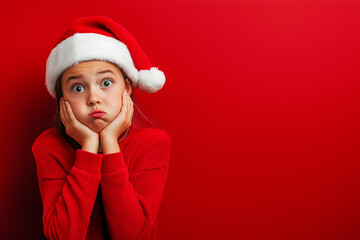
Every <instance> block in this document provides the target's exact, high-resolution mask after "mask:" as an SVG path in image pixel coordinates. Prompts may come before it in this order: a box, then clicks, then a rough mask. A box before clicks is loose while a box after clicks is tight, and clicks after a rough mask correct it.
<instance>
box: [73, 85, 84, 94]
mask: <svg viewBox="0 0 360 240" xmlns="http://www.w3.org/2000/svg"><path fill="white" fill-rule="evenodd" d="M72 90H73V92H76V93H79V92H82V91H83V90H84V87H83V86H81V85H78V84H76V85H74V86H73V87H72Z"/></svg>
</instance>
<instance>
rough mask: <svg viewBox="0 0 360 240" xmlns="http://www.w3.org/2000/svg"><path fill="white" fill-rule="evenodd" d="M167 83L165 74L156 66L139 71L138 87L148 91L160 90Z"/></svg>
mask: <svg viewBox="0 0 360 240" xmlns="http://www.w3.org/2000/svg"><path fill="white" fill-rule="evenodd" d="M164 84H165V74H164V73H163V72H162V71H161V70H159V69H157V68H156V67H152V68H150V70H140V71H139V81H138V87H139V89H140V90H142V91H144V92H147V93H154V92H157V91H159V90H160V89H161V88H162V87H163V86H164Z"/></svg>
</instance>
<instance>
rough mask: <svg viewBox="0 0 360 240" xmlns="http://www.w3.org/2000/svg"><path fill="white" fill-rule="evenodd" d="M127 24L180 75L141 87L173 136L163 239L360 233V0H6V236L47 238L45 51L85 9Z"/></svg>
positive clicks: (145, 101) (49, 107) (158, 60)
mask: <svg viewBox="0 0 360 240" xmlns="http://www.w3.org/2000/svg"><path fill="white" fill-rule="evenodd" d="M88 15H106V16H109V17H111V18H113V19H115V20H116V21H118V22H120V23H121V24H123V25H124V26H125V27H126V28H127V29H128V30H129V31H130V32H131V33H133V35H134V36H135V38H136V39H137V40H138V42H139V43H140V45H141V46H142V47H143V49H144V50H145V51H146V53H147V54H148V55H149V57H150V59H151V60H152V62H153V64H154V65H155V66H158V67H160V69H162V70H163V71H164V72H165V74H166V77H167V82H166V84H165V86H164V88H163V89H162V90H161V91H160V92H158V93H156V94H144V93H141V92H139V91H137V92H135V94H136V95H135V97H137V99H138V102H140V104H141V106H142V107H143V108H144V109H145V111H146V112H147V113H148V114H149V115H150V116H152V117H153V118H154V119H156V120H157V121H158V122H160V123H161V124H162V125H163V127H164V128H165V129H167V130H168V131H169V133H170V134H171V135H172V139H173V145H172V153H171V154H172V157H171V163H170V170H169V177H168V182H167V185H166V188H165V192H164V197H163V202H162V206H161V210H160V216H159V228H158V237H159V238H158V239H160V240H169V239H170V240H177V239H208V240H212V239H316V240H318V239H327V240H328V239H360V232H359V229H360V191H359V183H360V178H359V172H360V163H359V160H360V158H359V157H360V154H359V143H360V141H359V140H360V137H359V136H360V135H359V133H360V131H359V130H360V129H359V123H360V121H359V117H360V114H359V113H360V111H359V110H360V109H359V103H360V102H359V90H360V88H359V87H360V83H359V80H360V78H359V77H360V73H359V72H360V71H359V70H360V67H359V64H360V49H359V43H360V3H359V1H346V0H337V1H334V0H333V1H330V0H307V1H305V0H303V1H300V0H288V1H284V0H283V1H279V0H278V1H272V0H263V1H258V0H247V1H245V0H243V1H240V0H239V1H235V0H234V1H229V0H225V1H224V0H212V1H205V0H192V1H189V0H188V1H186V0H171V1H164V0H158V1H140V0H138V1H118V0H117V1H116V0H104V1H97V0H86V1H72V0H71V1H70V0H67V1H45V0H44V1H39V0H34V1H19V0H17V1H16V0H15V1H6V2H3V3H2V7H1V9H0V18H1V30H2V31H3V33H2V37H1V44H0V46H1V49H0V50H1V55H2V56H1V60H0V61H1V73H2V74H1V75H2V76H1V77H2V79H1V94H0V100H1V105H2V106H1V110H0V112H1V118H0V119H1V125H0V126H1V135H2V138H1V139H2V142H1V147H2V151H1V152H2V156H1V165H0V171H1V172H0V177H1V178H0V183H1V184H0V191H1V192H0V193H1V198H0V199H1V200H0V203H1V204H0V213H1V223H0V225H1V233H0V234H1V235H0V237H1V239H29V237H30V236H31V237H32V238H33V239H42V238H43V237H42V236H43V234H42V232H43V229H42V222H41V214H42V205H41V199H40V193H39V190H38V182H37V176H36V165H35V162H34V160H33V157H32V154H31V150H30V147H31V144H32V142H33V141H34V139H35V138H36V137H37V136H38V135H39V134H40V133H41V132H42V131H43V130H44V129H46V128H47V127H48V124H49V123H50V121H51V119H52V116H53V113H54V110H55V109H54V106H55V103H54V101H53V100H52V98H51V97H50V96H49V95H48V93H47V91H46V89H45V86H44V75H45V62H46V59H47V56H48V54H49V53H50V50H51V48H52V47H53V44H54V43H55V41H56V40H57V39H58V38H59V37H60V36H61V34H62V33H63V32H64V31H65V30H66V29H67V27H68V26H69V24H70V23H71V22H72V21H73V19H74V18H75V17H78V16H88Z"/></svg>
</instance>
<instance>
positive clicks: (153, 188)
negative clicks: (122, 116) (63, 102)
mask: <svg viewBox="0 0 360 240" xmlns="http://www.w3.org/2000/svg"><path fill="white" fill-rule="evenodd" d="M170 145H171V138H170V135H169V134H168V133H167V132H166V131H164V130H161V129H158V128H144V129H141V130H135V129H134V128H133V127H130V130H129V132H128V135H127V136H126V137H125V138H124V139H123V140H122V141H121V142H120V143H119V146H120V152H118V153H112V154H101V153H98V154H95V153H90V152H87V151H83V150H81V149H77V150H75V149H73V148H72V147H71V146H70V145H69V144H68V143H67V142H66V141H65V139H64V138H63V137H61V136H60V135H59V134H58V133H57V132H56V130H55V128H51V129H48V130H46V131H44V132H43V133H41V134H40V136H39V137H38V138H37V139H36V140H35V142H34V144H33V146H32V151H33V154H34V157H35V161H36V166H37V175H38V181H39V188H40V194H41V200H42V205H43V226H44V233H45V236H46V237H47V238H48V239H96V240H99V239H110V237H111V239H113V240H116V239H155V233H156V221H157V214H158V210H159V206H160V203H161V199H162V194H163V190H164V186H165V182H166V179H167V174H168V165H169V157H170Z"/></svg>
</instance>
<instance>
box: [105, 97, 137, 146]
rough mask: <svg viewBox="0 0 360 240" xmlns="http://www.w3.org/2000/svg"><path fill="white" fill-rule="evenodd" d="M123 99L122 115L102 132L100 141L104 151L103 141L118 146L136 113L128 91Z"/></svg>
mask: <svg viewBox="0 0 360 240" xmlns="http://www.w3.org/2000/svg"><path fill="white" fill-rule="evenodd" d="M122 98H123V101H122V102H123V104H122V107H121V111H120V113H119V114H118V115H117V116H116V118H115V119H114V120H112V121H111V122H110V123H109V125H107V126H106V127H105V128H104V129H103V130H101V132H100V139H101V143H102V144H101V145H102V147H103V150H104V144H103V140H104V141H106V142H109V141H116V144H117V140H118V138H119V137H120V135H121V134H122V133H123V132H124V131H125V130H126V129H127V128H129V127H130V125H131V119H132V116H133V113H134V108H133V105H134V103H133V101H132V100H131V98H130V96H129V95H128V93H127V92H126V90H124V93H123V97H122Z"/></svg>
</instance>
